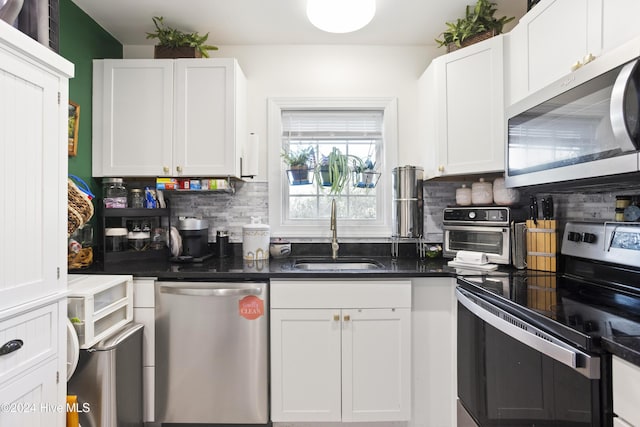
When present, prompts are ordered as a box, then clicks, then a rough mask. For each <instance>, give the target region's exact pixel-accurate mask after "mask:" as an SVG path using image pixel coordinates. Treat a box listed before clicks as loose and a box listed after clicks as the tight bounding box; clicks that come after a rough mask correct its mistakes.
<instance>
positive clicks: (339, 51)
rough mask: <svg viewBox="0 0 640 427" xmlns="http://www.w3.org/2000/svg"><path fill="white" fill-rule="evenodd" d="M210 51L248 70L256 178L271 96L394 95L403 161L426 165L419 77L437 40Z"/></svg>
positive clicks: (128, 53) (149, 49)
mask: <svg viewBox="0 0 640 427" xmlns="http://www.w3.org/2000/svg"><path fill="white" fill-rule="evenodd" d="M219 48H220V50H218V51H213V52H211V54H212V55H211V56H212V57H235V58H237V59H238V62H239V64H240V67H241V68H242V70H243V71H244V73H245V75H246V76H247V80H248V83H247V92H248V98H249V99H248V110H249V111H248V117H247V119H248V120H247V124H248V130H249V132H256V133H257V134H258V135H259V136H260V153H259V155H260V163H259V176H258V180H260V181H264V180H266V179H267V169H266V168H267V161H266V159H267V155H266V154H267V153H266V147H267V141H266V135H267V98H270V97H332V98H337V97H338V98H344V97H395V98H397V99H398V128H399V130H398V132H399V135H398V140H399V145H400V148H399V153H398V164H399V165H416V166H418V165H424V164H425V161H426V159H425V158H424V152H426V150H425V149H421V148H420V145H419V144H418V122H419V120H420V119H419V117H418V116H417V108H418V90H417V86H418V77H419V76H420V75H421V74H422V72H423V71H424V70H425V68H426V67H427V65H428V64H429V63H430V62H431V60H432V59H433V58H434V57H436V56H438V55H442V54H444V53H445V50H444V48H442V49H437V48H436V47H435V46H369V45H358V46H345V45H264V46H263V45H251V46H219ZM124 57H125V58H153V46H146V45H145V46H132V45H129V46H125V47H124Z"/></svg>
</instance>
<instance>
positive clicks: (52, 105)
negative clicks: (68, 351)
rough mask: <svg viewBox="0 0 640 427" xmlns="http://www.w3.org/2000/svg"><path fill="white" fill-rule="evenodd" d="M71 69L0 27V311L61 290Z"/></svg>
mask: <svg viewBox="0 0 640 427" xmlns="http://www.w3.org/2000/svg"><path fill="white" fill-rule="evenodd" d="M72 74H73V65H72V64H71V63H69V62H67V61H66V60H64V59H63V58H61V57H59V56H58V55H56V54H54V53H53V52H51V51H50V50H49V49H47V48H46V47H44V46H42V45H40V44H38V43H37V42H35V41H33V40H32V39H30V38H29V37H27V36H25V35H24V34H22V33H20V32H18V30H16V29H15V28H12V27H10V26H9V25H6V24H5V23H4V22H3V21H0V99H1V100H2V101H1V102H0V166H1V167H0V179H2V182H4V183H5V184H4V185H2V186H0V200H2V202H1V203H2V205H1V206H2V207H1V208H0V236H1V238H0V311H2V309H5V308H9V307H14V306H17V305H19V304H22V303H25V302H28V301H32V300H36V299H38V298H40V297H43V296H47V295H53V294H56V293H58V292H61V291H63V290H64V288H65V287H66V270H67V261H66V258H67V250H66V237H67V236H66V227H67V148H66V147H67V144H68V140H67V120H68V98H67V96H68V95H67V94H68V78H69V76H71V75H72Z"/></svg>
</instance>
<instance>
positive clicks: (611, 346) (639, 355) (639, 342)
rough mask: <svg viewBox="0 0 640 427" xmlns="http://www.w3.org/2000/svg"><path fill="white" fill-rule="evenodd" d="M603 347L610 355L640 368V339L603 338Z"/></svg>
mask: <svg viewBox="0 0 640 427" xmlns="http://www.w3.org/2000/svg"><path fill="white" fill-rule="evenodd" d="M602 347H603V348H604V349H605V350H606V351H608V352H609V353H612V354H615V355H616V356H618V357H620V358H621V359H624V360H626V361H627V362H630V363H633V364H634V365H637V366H640V337H615V338H602Z"/></svg>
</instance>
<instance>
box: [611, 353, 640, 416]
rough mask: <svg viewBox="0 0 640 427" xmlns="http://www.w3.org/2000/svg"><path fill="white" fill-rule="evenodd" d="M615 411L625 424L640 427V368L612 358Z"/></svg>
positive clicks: (614, 357) (617, 358)
mask: <svg viewBox="0 0 640 427" xmlns="http://www.w3.org/2000/svg"><path fill="white" fill-rule="evenodd" d="M611 359H612V368H611V369H612V377H613V411H614V412H615V413H616V415H617V416H619V417H620V418H622V420H624V421H625V422H627V423H628V424H630V425H633V426H640V408H638V402H640V366H637V365H634V364H632V363H630V362H627V361H626V360H624V359H621V358H619V357H617V356H613V357H612V358H611Z"/></svg>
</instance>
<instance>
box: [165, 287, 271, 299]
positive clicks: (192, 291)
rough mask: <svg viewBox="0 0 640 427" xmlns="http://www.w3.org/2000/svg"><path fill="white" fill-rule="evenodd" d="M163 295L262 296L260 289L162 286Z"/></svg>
mask: <svg viewBox="0 0 640 427" xmlns="http://www.w3.org/2000/svg"><path fill="white" fill-rule="evenodd" d="M160 292H161V293H163V294H172V295H186V296H198V297H233V296H241V295H260V294H261V293H262V289H260V288H189V287H180V286H160Z"/></svg>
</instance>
